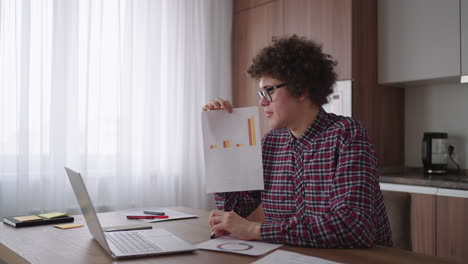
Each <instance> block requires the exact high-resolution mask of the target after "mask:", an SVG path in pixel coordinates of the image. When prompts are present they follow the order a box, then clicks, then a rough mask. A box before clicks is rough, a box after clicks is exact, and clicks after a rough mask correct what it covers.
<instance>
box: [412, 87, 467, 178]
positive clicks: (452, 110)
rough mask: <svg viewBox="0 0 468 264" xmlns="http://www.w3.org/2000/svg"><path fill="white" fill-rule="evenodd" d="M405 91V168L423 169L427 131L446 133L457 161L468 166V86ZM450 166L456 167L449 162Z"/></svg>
mask: <svg viewBox="0 0 468 264" xmlns="http://www.w3.org/2000/svg"><path fill="white" fill-rule="evenodd" d="M403 89H405V165H406V166H409V167H422V161H421V142H422V138H423V133H424V132H446V133H448V136H449V144H452V145H454V146H455V152H454V154H455V156H454V158H455V160H457V162H458V163H459V164H460V166H461V167H462V168H465V169H466V168H467V166H468V84H456V83H453V84H431V85H424V86H415V87H406V88H403ZM449 167H450V168H454V167H455V166H454V165H453V163H452V162H450V161H449Z"/></svg>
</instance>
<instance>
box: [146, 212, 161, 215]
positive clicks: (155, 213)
mask: <svg viewBox="0 0 468 264" xmlns="http://www.w3.org/2000/svg"><path fill="white" fill-rule="evenodd" d="M143 213H144V214H150V215H165V213H164V212H155V211H143Z"/></svg>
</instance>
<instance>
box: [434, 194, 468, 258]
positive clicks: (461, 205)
mask: <svg viewBox="0 0 468 264" xmlns="http://www.w3.org/2000/svg"><path fill="white" fill-rule="evenodd" d="M436 206H437V217H436V219H437V240H436V241H437V242H436V248H437V256H441V257H447V258H451V259H456V260H458V261H461V262H463V263H466V262H468V198H459V197H449V196H437V203H436Z"/></svg>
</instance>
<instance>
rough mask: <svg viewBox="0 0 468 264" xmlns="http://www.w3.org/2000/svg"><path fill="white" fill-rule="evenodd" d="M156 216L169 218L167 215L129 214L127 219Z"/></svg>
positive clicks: (153, 217) (152, 217)
mask: <svg viewBox="0 0 468 264" xmlns="http://www.w3.org/2000/svg"><path fill="white" fill-rule="evenodd" d="M155 218H169V216H167V215H127V219H155Z"/></svg>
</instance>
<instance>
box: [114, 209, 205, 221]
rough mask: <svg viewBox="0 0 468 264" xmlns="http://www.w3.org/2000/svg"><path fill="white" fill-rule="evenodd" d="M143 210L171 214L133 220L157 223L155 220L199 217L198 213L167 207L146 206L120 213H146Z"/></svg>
mask: <svg viewBox="0 0 468 264" xmlns="http://www.w3.org/2000/svg"><path fill="white" fill-rule="evenodd" d="M143 211H155V212H164V214H165V215H167V216H169V218H161V219H138V220H132V221H144V222H147V223H155V222H162V221H170V220H177V219H185V218H195V217H198V215H190V214H184V213H181V212H177V211H173V210H169V209H166V208H144V209H141V208H139V209H131V210H124V211H118V213H120V214H123V215H146V214H145V213H143Z"/></svg>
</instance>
